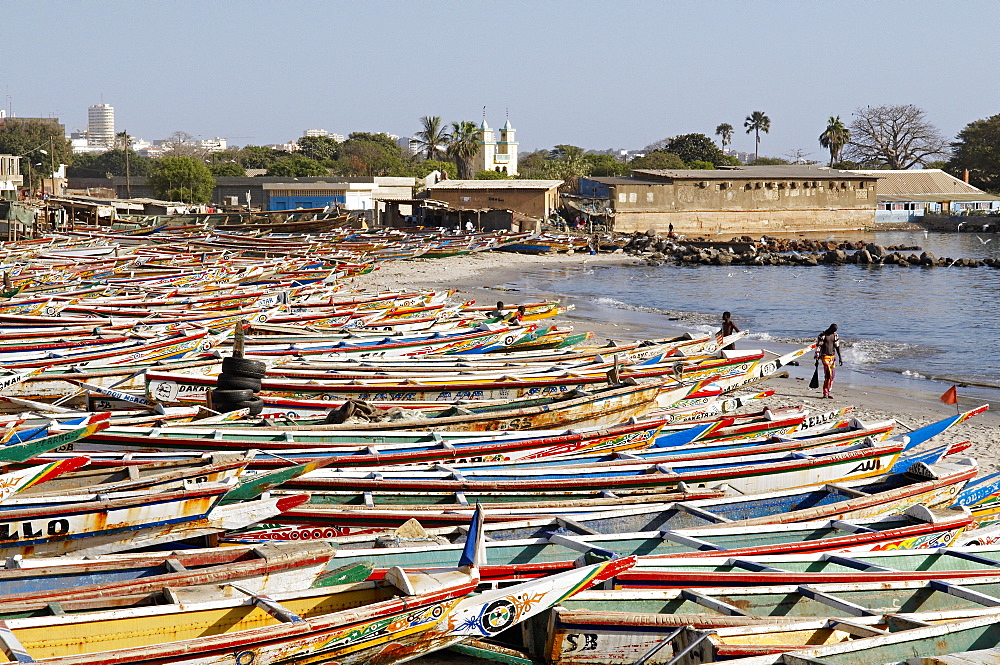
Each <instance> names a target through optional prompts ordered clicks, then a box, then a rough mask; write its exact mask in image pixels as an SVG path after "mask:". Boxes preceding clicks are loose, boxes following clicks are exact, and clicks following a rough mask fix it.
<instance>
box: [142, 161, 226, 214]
mask: <svg viewBox="0 0 1000 665" xmlns="http://www.w3.org/2000/svg"><path fill="white" fill-rule="evenodd" d="M147 182H148V183H149V184H150V185H151V186H152V187H153V191H154V192H155V193H156V196H157V197H158V198H161V199H166V200H168V201H183V202H185V203H208V202H209V201H211V200H212V188H213V187H215V178H214V177H212V172H211V171H209V170H208V167H207V166H205V164H204V163H203V162H201V160H198V159H194V158H193V157H187V156H182V157H163V158H161V159H159V160H157V162H156V164H154V165H153V168H152V169H151V170H150V172H149V176H148V178H147Z"/></svg>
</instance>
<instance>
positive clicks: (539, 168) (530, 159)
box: [517, 150, 555, 180]
mask: <svg viewBox="0 0 1000 665" xmlns="http://www.w3.org/2000/svg"><path fill="white" fill-rule="evenodd" d="M517 170H518V173H519V174H520V177H521V178H524V179H526V180H551V179H552V178H554V177H555V169H554V166H553V163H552V153H551V152H550V151H548V150H536V151H534V152H529V153H527V154H525V155H518V160H517Z"/></svg>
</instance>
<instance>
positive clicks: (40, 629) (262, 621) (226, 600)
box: [4, 528, 634, 665]
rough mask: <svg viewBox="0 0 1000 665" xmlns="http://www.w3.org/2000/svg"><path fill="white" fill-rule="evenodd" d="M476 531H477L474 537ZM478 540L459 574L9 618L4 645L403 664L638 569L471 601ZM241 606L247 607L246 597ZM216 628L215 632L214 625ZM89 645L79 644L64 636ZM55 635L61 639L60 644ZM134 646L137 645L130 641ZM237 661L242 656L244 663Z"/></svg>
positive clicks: (196, 593)
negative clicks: (151, 605)
mask: <svg viewBox="0 0 1000 665" xmlns="http://www.w3.org/2000/svg"><path fill="white" fill-rule="evenodd" d="M474 530H475V529H474V528H473V531H474ZM476 544H477V542H476V541H475V540H474V541H472V542H471V545H470V547H469V548H468V550H467V551H466V552H464V553H463V556H462V558H461V559H460V560H459V564H460V568H458V569H457V570H455V569H452V570H451V571H445V572H441V573H435V574H426V573H407V572H404V571H402V570H396V571H393V573H392V574H390V575H389V576H387V577H386V578H385V579H384V580H383V581H377V582H361V583H354V584H347V585H339V586H336V587H330V588H326V589H319V590H308V591H294V592H287V593H279V594H274V595H273V596H261V595H257V594H255V593H253V592H251V591H243V590H241V589H240V588H239V586H235V587H233V586H232V585H231V586H230V588H231V589H236V590H237V591H239V592H240V593H239V594H235V593H231V594H229V595H228V597H227V595H226V594H222V593H220V592H219V591H218V590H215V591H212V590H206V589H204V588H202V589H201V590H199V589H197V588H196V589H192V590H190V591H188V590H185V591H183V592H177V593H176V595H175V598H176V601H177V602H178V603H179V604H175V605H166V606H159V607H153V608H133V609H128V610H119V611H116V612H95V613H84V614H78V615H65V616H58V617H33V618H24V619H10V620H8V622H7V623H6V625H7V629H8V631H9V632H5V634H4V637H5V642H6V644H8V645H11V644H14V645H15V649H16V651H18V652H20V653H24V654H25V655H26V656H27V657H30V658H31V659H32V660H34V661H35V662H43V663H50V664H52V665H56V664H60V665H68V663H70V662H72V663H76V664H78V665H82V664H84V663H94V664H97V663H102V664H103V663H109V662H124V661H128V662H132V663H154V662H155V663H181V662H185V663H190V662H198V663H202V664H203V665H210V664H212V663H219V664H221V663H232V662H233V658H234V657H235V658H236V661H235V662H237V663H255V664H268V663H271V664H277V663H302V664H305V663H310V662H318V661H321V660H322V661H329V660H335V661H336V662H339V663H370V662H379V663H384V664H388V663H394V662H399V661H402V660H407V659H410V658H412V657H415V656H417V655H421V654H423V653H427V652H430V651H433V650H436V649H441V648H445V647H447V646H449V645H451V644H456V643H458V642H461V641H462V640H464V639H468V638H470V637H486V636H490V635H496V634H497V633H499V632H501V631H502V630H504V629H506V628H509V627H510V626H512V625H515V624H516V623H518V622H520V621H523V620H526V619H528V618H530V617H532V616H535V615H537V614H538V613H540V612H542V611H544V610H545V609H547V608H548V607H551V606H552V605H554V604H555V603H557V602H559V601H560V600H562V599H564V598H566V597H567V596H570V595H572V594H573V593H576V592H578V591H580V590H582V589H585V588H587V587H589V586H591V585H593V584H597V583H600V582H602V581H604V580H605V579H608V578H610V577H612V576H613V575H614V574H615V573H617V572H620V571H621V570H624V569H626V568H627V567H628V566H629V565H631V564H632V563H633V562H634V560H631V559H626V560H623V561H615V562H606V563H602V564H597V565H593V566H586V567H584V568H580V569H578V570H574V571H570V572H568V573H565V574H563V575H557V576H551V577H549V578H547V579H545V580H533V581H531V582H526V583H524V584H521V585H518V586H515V587H512V588H510V589H502V590H496V591H490V592H486V593H484V594H482V595H470V594H472V593H473V591H475V588H476V584H477V582H478V577H479V576H478V574H477V566H478V564H479V563H480V556H478V555H477V554H476V549H477V548H476ZM237 596H238V597H237ZM206 625H207V626H214V628H213V629H210V630H207V631H206V630H205V628H204V626H206ZM67 634H79V635H86V636H87V637H86V639H81V640H79V641H74V643H72V644H70V643H68V642H67V641H66V640H65V639H63V636H65V635H67ZM56 635H59V636H60V637H59V638H58V639H53V638H54V637H55V636H56ZM126 636H128V637H126ZM234 654H235V656H234Z"/></svg>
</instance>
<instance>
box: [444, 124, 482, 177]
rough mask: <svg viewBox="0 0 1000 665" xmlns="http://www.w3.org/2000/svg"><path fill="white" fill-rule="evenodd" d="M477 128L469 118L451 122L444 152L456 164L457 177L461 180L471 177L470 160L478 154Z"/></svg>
mask: <svg viewBox="0 0 1000 665" xmlns="http://www.w3.org/2000/svg"><path fill="white" fill-rule="evenodd" d="M479 150H480V145H479V128H478V127H476V123H474V122H471V121H469V120H462V121H460V122H453V123H451V131H449V132H448V147H447V149H446V153H447V154H448V156H449V157H451V158H452V159H453V160H455V164H456V165H457V166H458V177H459V178H461V179H463V180H468V179H471V177H472V160H473V158H474V157H475V156H476V155H478V154H479Z"/></svg>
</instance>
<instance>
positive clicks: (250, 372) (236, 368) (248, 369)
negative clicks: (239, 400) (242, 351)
mask: <svg viewBox="0 0 1000 665" xmlns="http://www.w3.org/2000/svg"><path fill="white" fill-rule="evenodd" d="M266 371H267V365H266V364H265V363H263V362H261V361H259V360H250V359H249V358H233V357H226V358H223V359H222V373H223V374H232V375H233V376H250V377H256V378H258V379H262V378H264V373H265V372H266Z"/></svg>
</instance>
